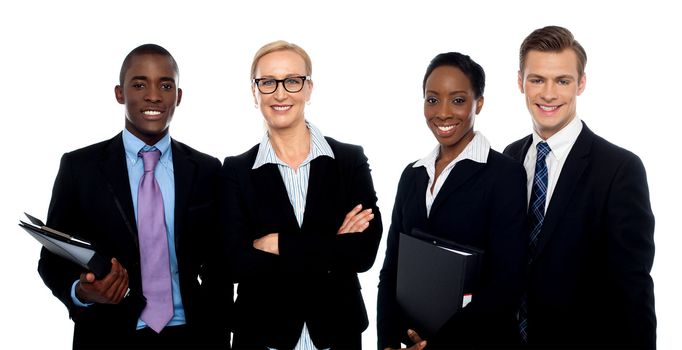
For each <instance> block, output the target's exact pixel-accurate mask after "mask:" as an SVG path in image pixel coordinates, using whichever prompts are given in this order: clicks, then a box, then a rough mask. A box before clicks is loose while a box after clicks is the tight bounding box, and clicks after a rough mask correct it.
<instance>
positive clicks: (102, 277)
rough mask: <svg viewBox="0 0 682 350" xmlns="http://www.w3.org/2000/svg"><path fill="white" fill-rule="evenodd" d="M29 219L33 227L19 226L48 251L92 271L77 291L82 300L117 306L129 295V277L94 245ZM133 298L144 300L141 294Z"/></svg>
mask: <svg viewBox="0 0 682 350" xmlns="http://www.w3.org/2000/svg"><path fill="white" fill-rule="evenodd" d="M24 214H26V213H24ZM26 217H28V219H29V221H31V223H27V222H24V221H21V220H19V226H21V228H23V229H24V230H26V232H28V234H30V235H31V236H32V237H33V238H35V239H36V240H37V241H38V242H40V243H41V244H42V245H43V247H45V249H47V250H49V251H50V252H52V253H53V254H55V255H58V256H60V257H62V258H64V259H67V260H69V261H71V262H74V263H76V264H78V265H80V266H81V267H82V268H84V269H86V270H88V271H90V272H88V273H83V274H81V276H80V284H79V289H80V290H78V289H77V294H78V296H79V298H82V299H84V300H87V301H91V302H97V303H108V304H117V303H119V302H120V301H121V299H122V298H124V297H127V296H128V295H129V293H130V289H128V274H127V272H126V270H125V268H123V266H121V265H120V264H119V263H118V262H117V261H116V260H115V259H112V260H109V259H107V258H105V257H104V256H102V255H101V254H98V253H97V251H96V250H95V247H94V246H93V245H92V243H90V242H88V241H86V240H83V239H80V238H77V237H74V236H71V235H69V234H66V233H63V232H60V231H57V230H55V229H53V228H50V227H47V226H46V225H45V224H44V223H43V222H42V221H41V220H39V219H37V218H35V217H33V216H31V215H29V214H26ZM112 272H113V273H112ZM133 294H135V295H136V296H138V297H141V295H137V293H133ZM83 296H84V298H83Z"/></svg>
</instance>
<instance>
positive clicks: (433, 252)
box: [396, 229, 483, 339]
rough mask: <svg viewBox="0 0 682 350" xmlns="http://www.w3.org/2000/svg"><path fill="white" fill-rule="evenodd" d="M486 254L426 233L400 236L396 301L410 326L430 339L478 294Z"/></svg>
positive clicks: (416, 232)
mask: <svg viewBox="0 0 682 350" xmlns="http://www.w3.org/2000/svg"><path fill="white" fill-rule="evenodd" d="M482 257H483V252H482V251H481V250H478V249H475V248H472V247H468V246H461V245H458V244H456V243H454V242H449V241H447V240H444V239H442V238H438V237H434V236H432V235H429V234H427V233H425V232H423V231H419V230H416V229H415V230H413V231H412V233H411V234H410V235H408V234H405V233H401V234H400V248H399V253H398V276H397V278H398V280H397V290H396V298H397V300H398V304H399V305H400V306H401V307H402V309H403V311H404V313H405V315H406V316H407V321H408V326H409V327H410V328H412V329H414V330H416V331H417V333H419V335H420V336H421V337H422V338H423V339H429V338H431V337H432V336H433V335H435V334H436V333H437V332H438V330H440V329H441V327H442V326H443V325H444V324H445V323H446V322H447V321H448V320H449V319H450V318H451V317H452V316H453V315H454V314H455V313H456V312H457V311H459V310H460V309H462V308H463V307H464V306H466V303H468V302H469V301H471V299H472V298H474V297H475V296H474V295H472V294H475V291H476V288H477V284H478V280H479V275H480V268H481V264H482V263H481V260H482Z"/></svg>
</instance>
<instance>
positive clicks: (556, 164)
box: [523, 116, 583, 211]
mask: <svg viewBox="0 0 682 350" xmlns="http://www.w3.org/2000/svg"><path fill="white" fill-rule="evenodd" d="M582 130H583V123H582V122H581V121H580V118H578V116H575V117H574V118H573V120H571V121H570V122H569V123H568V124H566V126H565V127H563V128H562V129H561V130H559V132H557V133H556V134H554V135H552V136H551V137H550V138H548V139H547V140H543V139H542V138H541V137H540V135H538V134H537V132H535V131H533V143H532V144H531V145H530V148H528V152H527V153H526V158H525V159H524V160H523V166H524V167H525V168H526V176H527V178H528V183H527V186H528V192H527V193H528V198H527V200H529V201H530V194H531V193H532V192H531V191H532V190H533V178H534V177H535V162H536V160H537V154H538V151H537V145H538V143H540V142H541V141H546V142H547V144H548V145H549V149H550V150H551V151H550V152H549V154H548V155H547V158H545V162H546V163H547V200H546V201H545V211H547V207H548V206H549V201H550V200H551V198H552V193H554V188H555V187H556V183H557V181H559V175H560V174H561V169H562V168H563V167H564V163H566V158H567V157H568V153H569V152H570V151H571V149H572V148H573V144H575V141H576V140H577V139H578V135H580V132H581V131H582Z"/></svg>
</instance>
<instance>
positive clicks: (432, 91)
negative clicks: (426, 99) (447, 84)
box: [426, 90, 469, 96]
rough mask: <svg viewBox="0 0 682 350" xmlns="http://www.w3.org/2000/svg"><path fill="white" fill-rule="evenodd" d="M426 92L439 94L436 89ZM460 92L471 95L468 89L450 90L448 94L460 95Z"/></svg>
mask: <svg viewBox="0 0 682 350" xmlns="http://www.w3.org/2000/svg"><path fill="white" fill-rule="evenodd" d="M426 93H427V94H429V93H430V94H434V95H438V92H437V91H434V90H426ZM458 94H465V95H469V92H468V91H466V90H456V91H451V92H448V95H450V96H452V95H458Z"/></svg>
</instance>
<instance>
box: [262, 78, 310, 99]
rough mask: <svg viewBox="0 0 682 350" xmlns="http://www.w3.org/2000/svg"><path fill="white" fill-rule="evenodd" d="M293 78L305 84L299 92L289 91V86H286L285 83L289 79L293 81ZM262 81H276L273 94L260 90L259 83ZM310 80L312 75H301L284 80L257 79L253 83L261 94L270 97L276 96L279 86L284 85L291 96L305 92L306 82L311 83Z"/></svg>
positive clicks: (302, 84)
mask: <svg viewBox="0 0 682 350" xmlns="http://www.w3.org/2000/svg"><path fill="white" fill-rule="evenodd" d="M292 78H294V79H301V80H303V82H302V83H301V88H300V89H298V90H296V91H291V90H289V89H287V86H286V85H284V82H285V81H287V79H292ZM261 80H272V81H274V82H275V89H274V90H272V91H271V92H263V90H261V89H260V85H258V82H259V81H261ZM310 80H311V78H310V75H299V76H294V77H286V78H284V79H272V78H255V79H253V80H252V81H253V83H254V84H256V87H257V88H258V91H260V93H261V94H264V95H270V94H274V93H275V91H277V89H278V88H279V84H282V87H284V90H286V92H288V93H290V94H295V93H297V92H300V91H301V90H303V86H304V85H305V82H306V81H310Z"/></svg>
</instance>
